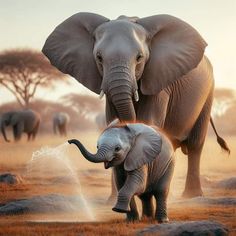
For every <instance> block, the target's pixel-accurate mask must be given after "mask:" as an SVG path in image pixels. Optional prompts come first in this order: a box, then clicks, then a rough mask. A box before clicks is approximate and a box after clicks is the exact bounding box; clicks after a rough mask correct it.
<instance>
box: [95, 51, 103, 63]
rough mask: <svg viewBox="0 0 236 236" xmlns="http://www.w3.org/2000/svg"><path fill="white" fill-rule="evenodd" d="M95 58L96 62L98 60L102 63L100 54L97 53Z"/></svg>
mask: <svg viewBox="0 0 236 236" xmlns="http://www.w3.org/2000/svg"><path fill="white" fill-rule="evenodd" d="M96 57H97V60H98V61H99V62H100V63H102V55H101V53H100V52H98V53H97V55H96Z"/></svg>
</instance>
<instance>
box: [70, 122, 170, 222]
mask: <svg viewBox="0 0 236 236" xmlns="http://www.w3.org/2000/svg"><path fill="white" fill-rule="evenodd" d="M68 142H69V143H73V144H75V145H77V147H78V148H79V149H80V151H81V153H82V154H83V155H84V157H85V158H86V159H87V160H89V161H91V162H95V163H99V162H104V166H105V168H106V169H107V168H109V167H113V168H114V173H115V174H114V177H115V183H116V187H117V189H118V196H117V201H116V204H115V206H114V207H113V208H112V210H114V211H116V212H121V213H127V219H128V220H136V219H139V216H138V210H137V207H136V203H135V200H134V195H138V196H139V198H140V199H141V201H142V207H143V216H147V217H154V216H155V219H157V220H158V221H159V222H161V223H162V222H167V221H168V217H167V210H166V200H167V195H168V191H169V186H170V181H171V178H172V174H173V169H174V157H173V147H172V144H171V143H170V141H169V140H168V139H167V137H166V136H165V135H164V134H163V133H161V132H160V131H157V130H155V129H153V128H151V127H150V126H147V125H144V124H139V123H136V124H127V125H121V126H111V127H109V128H107V129H106V130H105V131H104V132H103V133H102V134H101V136H100V137H99V139H98V143H97V146H98V151H97V153H96V154H91V153H89V152H88V151H87V150H86V149H85V147H84V146H83V145H82V144H81V143H80V142H79V141H78V140H76V139H72V140H69V141H68ZM153 196H154V197H155V199H156V201H157V204H156V206H157V207H156V212H155V213H154V208H153V202H152V200H153Z"/></svg>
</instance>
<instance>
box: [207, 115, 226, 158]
mask: <svg viewBox="0 0 236 236" xmlns="http://www.w3.org/2000/svg"><path fill="white" fill-rule="evenodd" d="M210 122H211V126H212V128H213V130H214V132H215V134H216V137H217V143H219V145H220V146H221V148H222V149H223V150H224V151H226V152H228V154H230V149H229V146H228V144H227V143H226V142H225V140H224V139H223V138H221V137H220V136H219V134H218V133H217V131H216V127H215V125H214V122H213V120H212V117H211V118H210Z"/></svg>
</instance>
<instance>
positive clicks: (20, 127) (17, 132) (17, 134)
mask: <svg viewBox="0 0 236 236" xmlns="http://www.w3.org/2000/svg"><path fill="white" fill-rule="evenodd" d="M23 131H24V124H23V123H22V122H20V123H18V124H16V125H14V126H13V135H14V139H15V141H19V140H20V138H21V135H22V133H23Z"/></svg>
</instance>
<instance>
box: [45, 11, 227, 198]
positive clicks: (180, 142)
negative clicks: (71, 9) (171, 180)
mask: <svg viewBox="0 0 236 236" xmlns="http://www.w3.org/2000/svg"><path fill="white" fill-rule="evenodd" d="M206 46H207V43H206V42H205V41H204V39H203V38H202V37H201V36H200V34H199V33H198V32H197V31H196V30H195V29H194V28H193V27H192V26H190V25H189V24H187V23H185V22H184V21H182V20H180V19H178V18H176V17H173V16H170V15H154V16H150V17H145V18H138V17H126V16H120V17H118V18H117V19H116V20H109V19H107V18H105V17H103V16H101V15H97V14H93V13H77V14H75V15H73V16H71V17H70V18H68V19H66V20H65V21H64V22H62V23H61V24H60V25H58V26H57V27H56V28H55V30H54V31H53V32H52V33H51V34H50V35H49V37H48V38H47V40H46V42H45V45H44V47H43V49H42V51H43V53H44V54H45V55H46V56H47V57H48V58H49V60H50V61H51V63H52V65H54V66H56V67H57V68H58V69H59V70H61V71H62V72H63V73H66V74H70V75H71V76H73V77H74V78H76V79H77V80H78V81H79V82H80V83H82V84H83V85H84V86H86V87H87V88H88V89H90V90H91V91H93V92H95V93H97V94H99V93H100V92H101V93H100V95H101V96H103V95H104V93H105V94H106V119H107V123H109V122H110V121H112V120H114V119H115V118H119V119H120V120H121V121H136V120H137V121H139V122H144V123H146V124H154V125H157V126H158V127H161V128H163V129H164V131H165V132H166V133H168V136H169V137H170V139H171V141H172V143H173V144H174V148H175V149H176V148H179V147H181V149H182V151H183V153H184V154H186V155H188V172H187V179H186V183H185V190H184V193H183V195H184V196H185V197H193V196H200V195H202V189H201V183H200V156H201V153H202V148H203V144H204V141H205V137H206V133H207V127H208V123H209V121H210V112H211V106H212V100H213V91H214V78H213V71H212V66H211V64H210V62H209V60H208V59H207V57H206V56H205V55H204V50H205V47H206ZM211 124H212V125H213V121H212V119H211ZM215 133H216V136H217V141H218V143H219V144H220V145H221V147H222V148H223V149H225V150H226V151H228V152H229V148H228V147H227V144H226V142H225V141H224V140H223V139H222V138H221V137H220V136H219V135H218V134H217V132H216V131H215Z"/></svg>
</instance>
